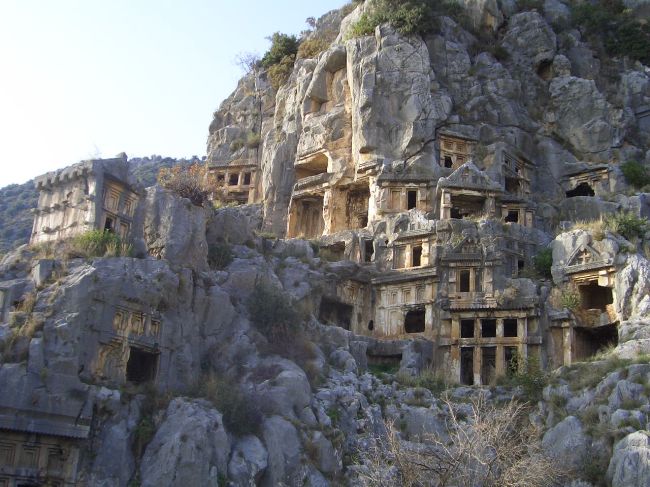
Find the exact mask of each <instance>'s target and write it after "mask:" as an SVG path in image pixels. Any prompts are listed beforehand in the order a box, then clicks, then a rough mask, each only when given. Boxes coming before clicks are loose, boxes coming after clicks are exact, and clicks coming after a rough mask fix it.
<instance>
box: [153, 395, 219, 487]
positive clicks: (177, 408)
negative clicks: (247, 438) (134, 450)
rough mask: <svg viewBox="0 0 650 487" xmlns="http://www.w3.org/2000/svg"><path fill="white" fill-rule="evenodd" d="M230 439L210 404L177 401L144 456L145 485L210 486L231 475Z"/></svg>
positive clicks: (171, 405) (169, 410) (170, 405)
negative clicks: (228, 472)
mask: <svg viewBox="0 0 650 487" xmlns="http://www.w3.org/2000/svg"><path fill="white" fill-rule="evenodd" d="M229 456H230V440H229V438H228V434H227V433H226V431H225V429H224V427H223V423H222V421H221V414H219V412H218V411H216V410H215V409H213V408H211V407H210V405H209V404H207V403H201V402H198V401H197V402H189V401H186V400H183V399H174V400H173V401H172V402H171V403H170V404H169V407H168V408H167V412H166V415H165V419H164V420H163V423H162V424H161V426H160V427H159V428H158V430H157V431H156V435H155V436H154V438H153V440H151V443H149V445H148V446H147V449H146V450H145V452H144V456H143V457H142V462H141V465H140V473H141V478H142V485H143V486H144V485H146V486H154V485H156V486H158V485H166V486H172V485H197V486H206V487H207V486H210V485H214V484H215V483H216V482H218V478H219V474H221V476H222V478H223V477H225V476H226V475H227V474H226V473H227V468H228V467H227V466H228V457H229Z"/></svg>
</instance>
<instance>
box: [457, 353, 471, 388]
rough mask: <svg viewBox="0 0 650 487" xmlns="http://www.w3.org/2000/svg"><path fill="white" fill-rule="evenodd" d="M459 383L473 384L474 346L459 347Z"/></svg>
mask: <svg viewBox="0 0 650 487" xmlns="http://www.w3.org/2000/svg"><path fill="white" fill-rule="evenodd" d="M460 383H461V384H463V385H466V386H471V385H474V347H461V348H460Z"/></svg>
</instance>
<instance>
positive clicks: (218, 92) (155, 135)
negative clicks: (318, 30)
mask: <svg viewBox="0 0 650 487" xmlns="http://www.w3.org/2000/svg"><path fill="white" fill-rule="evenodd" d="M345 3H347V1H346V0H310V1H305V0H247V1H245V0H239V1H238V0H230V1H226V0H175V1H172V0H0V63H1V64H0V161H1V162H0V167H1V170H0V187H3V186H5V185H7V184H10V183H23V182H25V181H27V180H29V179H31V178H33V177H34V176H37V175H39V174H42V173H44V172H47V171H51V170H53V169H57V168H59V167H63V166H66V165H69V164H72V163H74V162H78V161H79V160H81V159H87V158H89V157H112V156H114V155H116V154H118V153H120V152H126V153H127V154H128V155H129V157H144V156H148V155H152V154H160V155H163V156H170V157H190V156H192V155H197V156H203V155H204V154H205V142H206V138H207V133H208V125H209V124H210V121H211V120H212V113H213V112H214V111H215V109H216V108H217V107H218V106H219V104H220V103H221V101H222V100H223V99H224V98H226V97H227V96H228V95H229V94H230V92H231V91H232V90H233V89H234V87H235V86H236V83H237V80H238V79H239V77H240V76H241V71H240V69H239V68H238V67H237V66H236V65H235V64H234V59H235V57H236V55H237V54H238V53H240V52H257V53H258V54H263V53H264V51H265V50H266V49H268V47H269V42H268V41H267V40H266V39H265V37H266V36H269V35H270V34H272V33H273V32H276V31H280V32H286V33H293V34H297V33H299V32H300V31H301V30H304V29H306V28H307V25H306V24H305V19H306V18H307V17H312V16H313V17H318V16H320V15H322V14H323V13H325V12H327V11H329V10H332V9H334V8H338V7H341V6H342V5H344V4H345Z"/></svg>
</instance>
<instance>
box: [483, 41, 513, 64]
mask: <svg viewBox="0 0 650 487" xmlns="http://www.w3.org/2000/svg"><path fill="white" fill-rule="evenodd" d="M488 52H489V53H490V54H492V55H493V56H494V58H495V59H496V60H497V61H507V60H508V58H509V57H510V53H509V52H508V50H507V49H506V48H505V47H503V46H502V45H500V44H496V45H494V46H490V47H489V48H488Z"/></svg>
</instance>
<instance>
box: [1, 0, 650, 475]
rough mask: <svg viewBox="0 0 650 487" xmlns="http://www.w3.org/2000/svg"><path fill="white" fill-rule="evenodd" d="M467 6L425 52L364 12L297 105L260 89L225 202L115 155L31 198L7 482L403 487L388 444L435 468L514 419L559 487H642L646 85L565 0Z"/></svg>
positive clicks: (238, 115) (229, 173)
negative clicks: (492, 418) (483, 414)
mask: <svg viewBox="0 0 650 487" xmlns="http://www.w3.org/2000/svg"><path fill="white" fill-rule="evenodd" d="M462 5H463V8H464V9H465V10H464V16H463V17H458V19H457V20H454V19H453V18H451V17H445V16H441V17H440V18H439V19H437V22H436V26H435V28H434V29H432V30H431V31H430V33H429V34H427V35H425V36H421V35H412V36H405V35H403V34H401V33H400V32H399V31H398V30H396V29H395V28H393V27H392V26H391V25H389V24H384V25H379V26H377V27H376V28H375V29H374V30H372V31H371V32H369V34H368V35H363V36H356V37H355V36H354V35H352V34H353V33H354V28H355V23H356V22H358V21H359V20H360V19H362V18H363V17H362V15H363V14H364V12H365V13H368V12H369V11H370V10H369V9H371V8H372V7H371V4H370V3H368V2H364V3H362V4H360V5H357V6H349V7H345V8H344V9H342V10H340V11H334V12H330V13H328V14H326V15H325V16H324V17H322V18H321V19H319V20H317V21H315V29H314V30H313V31H312V32H311V33H308V34H306V35H307V37H306V40H312V41H314V40H318V39H319V38H322V39H326V42H324V43H323V44H322V45H321V48H322V49H320V52H317V53H309V55H304V51H303V54H301V55H300V56H298V58H297V59H296V60H295V62H293V65H292V64H291V63H289V64H288V65H287V72H286V73H285V74H286V77H285V78H286V79H281V80H280V82H278V77H277V72H273V70H271V69H263V68H262V67H261V66H260V65H256V64H250V65H249V71H248V72H247V73H246V74H245V75H244V76H243V77H242V79H241V80H240V82H239V84H238V86H237V88H236V89H235V91H234V92H233V93H232V95H230V96H229V97H228V98H227V99H226V100H225V101H223V103H222V104H221V105H220V107H219V108H218V110H217V111H216V112H215V113H214V118H213V120H212V122H211V124H210V127H209V136H208V145H207V157H206V166H207V168H206V169H207V171H206V172H207V173H208V175H207V176H206V179H205V180H204V181H203V180H202V181H201V184H202V185H203V186H201V188H202V189H205V184H206V183H207V190H208V191H207V192H208V193H209V197H210V199H211V200H212V201H207V202H206V203H205V204H203V205H198V204H196V202H195V203H193V202H192V201H191V200H190V199H187V198H183V197H181V196H180V195H179V194H178V193H177V192H175V191H173V190H170V189H164V188H161V187H159V186H152V187H149V188H146V189H143V188H140V187H138V186H137V185H136V184H135V183H134V181H133V177H132V175H131V173H130V171H129V162H128V160H127V159H126V157H121V156H120V157H118V158H116V159H110V160H94V161H84V162H82V163H80V164H75V165H73V166H70V167H69V168H65V169H62V170H59V171H56V172H54V173H48V174H46V175H44V176H42V177H40V178H37V187H38V189H39V190H40V199H39V203H38V208H37V209H36V212H35V214H36V216H35V223H34V230H33V236H32V245H30V246H23V247H21V248H18V249H16V250H15V251H12V252H10V253H8V254H7V255H5V256H3V258H2V261H1V262H0V391H2V392H3V393H2V394H0V430H2V432H3V433H2V435H0V436H1V438H0V485H5V484H7V485H23V483H28V484H29V485H32V484H34V483H37V482H41V480H42V477H43V475H46V476H47V478H48V479H51V480H52V482H54V484H55V485H102V486H122V485H169V486H174V485H181V484H187V485H200V486H203V485H205V486H208V485H237V486H239V485H241V486H250V485H262V486H275V485H319V486H326V485H360V484H361V483H362V482H363V481H364V479H366V480H367V479H368V478H372V476H373V475H374V476H375V477H376V478H379V479H380V480H381V482H393V481H394V482H393V484H394V485H402V484H403V483H404V482H405V481H404V479H405V478H406V477H404V476H403V475H404V473H403V472H401V473H400V472H398V470H397V469H398V467H397V466H394V465H396V463H395V462H393V461H392V460H391V461H390V462H387V461H386V460H387V459H394V458H395V456H394V455H395V451H392V452H387V451H383V453H382V449H385V448H386V445H388V444H389V443H390V441H389V442H387V441H380V440H386V439H391V441H393V443H392V444H393V445H397V447H398V448H406V449H408V451H409V452H410V453H409V454H413V455H416V457H415V458H416V459H418V460H421V459H426V458H427V457H426V455H427V454H431V452H436V455H437V454H438V453H437V452H439V450H436V449H432V448H431V439H432V438H435V439H436V440H437V441H439V442H440V443H439V444H442V445H445V448H452V450H453V448H457V447H461V446H462V445H454V438H455V437H456V438H457V436H454V434H455V431H454V428H453V427H452V428H450V427H449V425H453V424H454V422H455V421H458V420H460V424H461V426H460V428H461V429H462V428H470V427H471V425H472V424H473V422H472V421H466V419H470V418H471V417H472V415H473V414H474V412H473V410H472V406H471V405H470V404H469V403H471V402H473V401H474V403H476V404H483V406H481V407H485V405H486V404H488V405H489V404H500V405H503V404H504V403H506V402H508V401H510V400H511V399H513V398H514V399H516V400H522V401H528V402H529V403H530V404H534V405H535V406H534V407H532V406H531V408H532V409H530V410H526V412H525V414H524V415H523V416H525V417H523V416H522V418H520V419H521V421H522V424H521V425H524V424H525V423H528V422H531V423H532V424H533V426H534V427H535V428H540V430H535V431H536V433H535V435H533V436H531V437H530V438H531V444H529V445H525V447H526V448H523V449H522V451H523V450H526V451H529V452H534V453H535V454H536V455H539V456H538V457H537V458H539V459H541V458H543V459H544V461H547V462H548V463H547V465H548V466H549V470H553V472H555V470H554V469H555V468H556V467H562V468H564V467H566V468H567V469H570V472H571V473H570V475H569V477H570V478H569V479H562V481H563V482H564V480H567V482H571V481H572V482H574V483H572V484H571V485H585V486H586V485H591V484H588V483H586V482H587V481H588V480H589V481H591V480H593V478H594V475H595V474H594V472H595V471H597V472H599V473H598V475H600V477H601V478H607V481H608V482H610V483H611V484H612V485H621V486H622V485H646V484H647V472H648V438H647V434H646V433H645V432H644V430H647V423H648V411H649V406H648V397H649V392H650V391H649V390H648V378H649V377H650V365H648V364H647V358H644V357H645V356H644V354H648V353H650V327H649V323H650V301H649V299H650V298H649V297H648V296H649V293H650V263H649V261H648V258H647V257H648V255H647V247H648V238H647V237H648V228H647V227H646V226H644V222H643V220H642V219H643V218H647V217H649V216H650V197H649V196H648V194H647V193H643V192H642V191H640V190H639V189H638V188H636V187H635V186H634V185H633V184H632V183H633V182H634V181H632V180H630V179H629V178H630V176H629V167H628V166H624V163H626V162H628V161H630V160H635V161H637V162H638V164H637V165H633V166H632V168H633V169H635V168H636V171H637V172H638V171H641V173H642V172H643V165H644V164H645V165H646V166H647V165H648V164H650V151H649V146H648V144H649V143H650V139H649V136H648V133H650V131H649V130H648V124H649V123H650V122H649V121H648V120H650V119H649V117H648V113H649V112H648V106H650V80H649V78H648V69H647V68H646V67H644V66H642V65H640V64H639V63H636V64H634V63H631V62H629V61H627V60H622V59H613V58H608V57H606V56H603V53H602V52H601V51H599V50H598V49H596V48H594V47H593V46H592V45H591V44H590V43H589V40H588V39H586V38H583V36H582V35H581V34H580V31H579V30H578V29H573V28H569V27H568V26H567V25H568V22H569V19H570V15H571V14H570V9H569V5H568V4H565V3H563V2H562V1H559V0H547V1H546V2H543V5H540V6H539V7H538V8H536V9H533V10H526V9H523V8H522V7H521V6H519V7H518V6H517V4H516V2H495V1H491V0H488V1H474V0H467V1H464V2H462ZM629 8H636V7H635V6H634V5H632V6H630V7H629ZM318 50H319V49H316V51H318ZM274 86H275V88H274ZM639 166H641V169H639ZM626 174H627V175H626ZM637 177H640V178H641V179H643V176H638V175H637ZM636 182H637V183H639V181H636ZM641 182H643V181H641ZM644 184H645V183H644ZM637 186H639V184H637ZM88 230H95V232H94V233H93V234H92V235H91V237H92V238H90V237H87V231H88ZM104 231H105V232H104ZM80 236H86V237H87V238H90V240H86V241H85V242H86V243H85V244H84V240H83V239H81V240H80ZM118 236H119V238H117V237H118ZM101 238H107V239H108V245H106V244H102V245H103V246H101V245H99V244H100V243H101V242H99V239H101ZM93 239H94V240H93ZM89 242H90V243H89ZM91 244H92V245H91ZM639 357H640V358H639ZM587 360H590V361H591V362H585V361H587ZM543 371H546V372H550V371H554V372H553V377H554V380H553V381H551V382H548V381H546V379H545V376H544V373H545V372H543ZM536 374H537V375H536ZM517 381H519V382H517ZM501 383H505V384H509V385H507V386H502V385H497V384H501ZM513 383H514V384H519V385H522V386H523V387H511V385H512V384H513ZM487 386H489V388H488V387H487ZM442 388H446V389H447V393H448V396H447V397H448V398H450V401H451V403H447V402H445V401H444V400H443V398H442V396H441V394H440V389H442ZM481 394H482V396H481V398H480V399H477V397H478V396H479V395H481ZM452 410H453V412H454V413H455V414H453V415H452V414H451V412H452ZM529 413H530V414H529ZM472 419H476V418H472ZM391 424H392V425H394V427H395V428H397V429H398V430H399V432H397V434H396V436H394V437H393V436H390V434H389V430H390V429H391ZM521 425H520V424H519V423H518V424H517V426H518V428H517V429H516V430H517V431H521V430H520V428H519V426H521ZM511 430H513V428H511V427H510V428H506V429H504V430H503V431H511ZM462 431H463V432H464V431H465V430H462ZM603 432H605V433H603ZM456 433H457V432H456ZM475 433H476V431H474V432H471V433H468V434H475ZM539 433H542V434H539ZM463 434H465V433H463ZM614 439H617V440H618V442H617V443H615V442H614V441H613V440H614ZM533 441H534V442H535V443H534V444H533V443H532V442H533ZM466 443H467V442H463V444H466ZM450 445H451V446H450ZM452 450H450V451H452ZM403 451H405V450H403ZM489 451H490V452H491V451H492V446H490V449H489ZM373 452H378V453H377V454H376V455H375V454H374V453H373ZM435 458H436V462H438V463H439V460H440V457H439V456H437V457H435ZM424 461H425V460H422V462H424ZM3 462H4V463H3ZM422 462H420V465H422V464H424V463H422ZM438 463H435V464H436V465H438ZM522 463H523V464H524V465H526V466H527V467H526V468H527V471H526V472H524V473H523V474H518V475H519V476H521V475H525V474H527V473H528V471H529V470H530V469H528V466H529V465H530V464H527V463H526V462H525V461H523V462H522ZM476 464H477V463H476V462H475V463H472V465H476ZM551 467H552V468H551ZM496 470H498V471H499V472H501V471H504V470H503V468H502V467H500V468H497V469H496ZM567 471H569V470H567ZM431 472H433V471H431ZM431 472H429V471H427V477H426V480H425V481H423V482H431V483H432V485H437V484H436V482H438V483H441V482H442V480H441V479H439V478H438V477H436V476H435V475H437V474H436V473H435V472H433V473H431ZM399 475H402V477H400V476H399ZM6 479H8V480H6ZM48 481H49V480H48ZM439 481H440V482H439ZM3 482H5V483H3ZM540 482H541V483H539V484H538V485H552V484H553V482H551V481H550V480H549V481H544V482H542V481H540ZM545 482H546V483H545ZM567 482H565V483H566V485H569V483H567ZM474 483H475V484H476V485H483V484H490V485H500V481H499V480H492V481H490V482H488V481H485V482H483V484H482V483H481V482H479V481H474ZM418 485H419V484H418Z"/></svg>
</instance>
